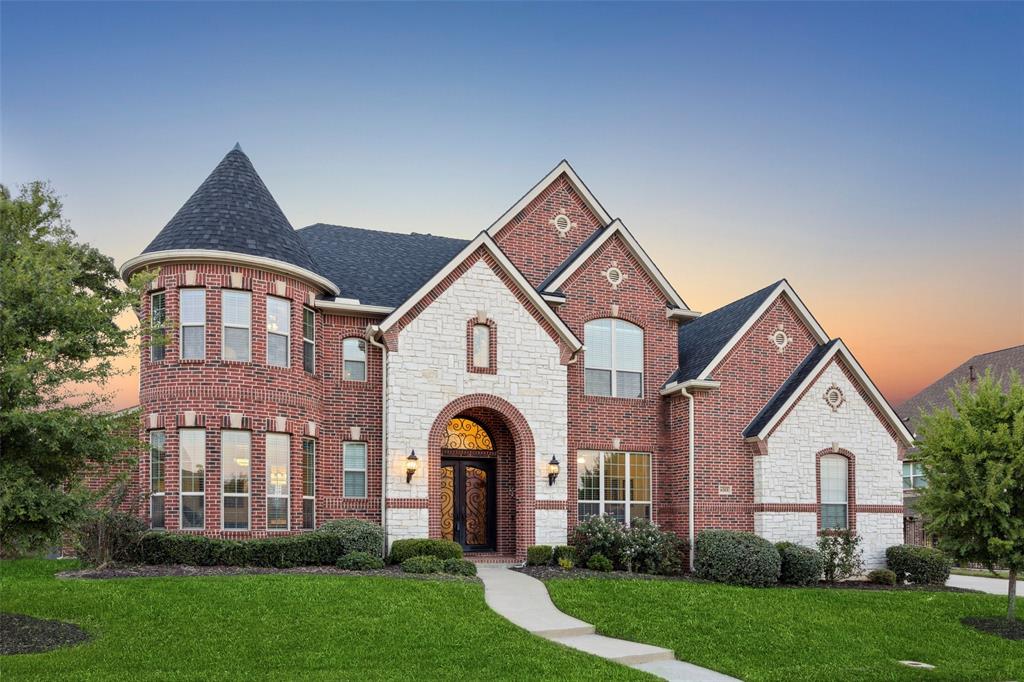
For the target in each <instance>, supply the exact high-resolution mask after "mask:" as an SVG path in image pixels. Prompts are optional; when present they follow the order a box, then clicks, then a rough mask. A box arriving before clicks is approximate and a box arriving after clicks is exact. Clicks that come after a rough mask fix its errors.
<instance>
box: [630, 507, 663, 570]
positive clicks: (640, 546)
mask: <svg viewBox="0 0 1024 682" xmlns="http://www.w3.org/2000/svg"><path fill="white" fill-rule="evenodd" d="M664 535H665V534H664V533H662V532H661V530H660V529H659V528H658V526H657V525H656V524H654V523H652V522H650V521H648V520H647V519H636V520H635V521H633V523H632V525H631V526H630V528H629V529H628V530H627V531H626V532H625V536H624V538H623V541H622V549H621V551H620V552H619V561H621V562H622V564H623V565H624V566H625V567H626V570H627V571H629V572H630V573H632V572H633V571H637V572H638V573H654V572H656V571H657V570H658V567H659V566H660V565H661V559H662V552H663V550H664V544H665V542H664V537H663V536H664Z"/></svg>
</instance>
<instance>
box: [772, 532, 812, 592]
mask: <svg viewBox="0 0 1024 682" xmlns="http://www.w3.org/2000/svg"><path fill="white" fill-rule="evenodd" d="M775 549H777V550H778V551H779V558H780V559H781V560H782V565H781V568H782V570H781V571H780V572H779V582H780V583H783V584H785V585H814V584H815V583H817V582H818V581H819V580H821V552H819V551H818V550H816V549H811V548H810V547H804V546H803V545H797V544H795V543H792V542H779V543H776V545H775Z"/></svg>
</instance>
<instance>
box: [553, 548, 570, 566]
mask: <svg viewBox="0 0 1024 682" xmlns="http://www.w3.org/2000/svg"><path fill="white" fill-rule="evenodd" d="M562 559H568V560H569V561H575V559H576V552H575V550H573V548H572V547H570V546H569V545H555V547H554V549H552V550H551V563H553V564H554V565H556V566H558V565H560V562H561V561H562Z"/></svg>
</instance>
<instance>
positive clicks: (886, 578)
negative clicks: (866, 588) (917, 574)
mask: <svg viewBox="0 0 1024 682" xmlns="http://www.w3.org/2000/svg"><path fill="white" fill-rule="evenodd" d="M868 582H872V583H875V584H876V585H895V584H896V574H895V573H893V572H892V571H890V570H889V569H887V568H876V569H875V570H873V571H871V572H870V573H868Z"/></svg>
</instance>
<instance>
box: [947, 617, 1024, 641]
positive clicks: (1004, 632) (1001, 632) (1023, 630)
mask: <svg viewBox="0 0 1024 682" xmlns="http://www.w3.org/2000/svg"><path fill="white" fill-rule="evenodd" d="M960 622H961V623H963V624H964V625H966V626H967V627H971V628H974V629H975V630H978V631H979V632H985V633H988V634H990V635H997V636H999V637H1002V638H1003V639H1012V640H1015V641H1020V640H1024V620H1020V619H1019V618H1018V619H1017V620H1013V621H1009V620H1007V619H1005V618H976V617H971V618H961V619H960Z"/></svg>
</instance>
